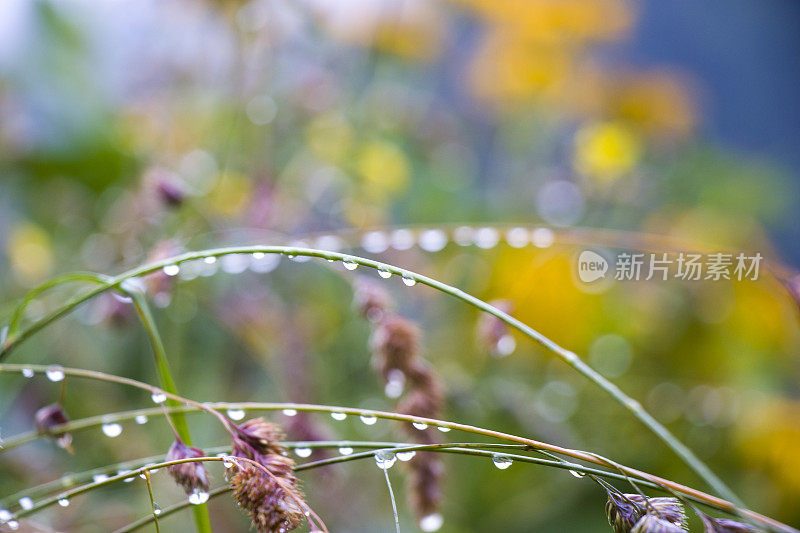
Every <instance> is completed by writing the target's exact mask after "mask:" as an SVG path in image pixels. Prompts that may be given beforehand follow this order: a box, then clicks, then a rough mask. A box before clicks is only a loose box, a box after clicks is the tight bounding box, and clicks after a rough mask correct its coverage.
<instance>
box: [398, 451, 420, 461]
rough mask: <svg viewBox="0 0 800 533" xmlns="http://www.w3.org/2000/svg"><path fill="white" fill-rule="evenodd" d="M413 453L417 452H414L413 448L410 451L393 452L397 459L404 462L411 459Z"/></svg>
mask: <svg viewBox="0 0 800 533" xmlns="http://www.w3.org/2000/svg"><path fill="white" fill-rule="evenodd" d="M415 455H417V452H415V451H414V450H411V451H408V452H397V453H396V454H395V457H397V458H398V459H400V460H401V461H403V462H406V461H410V460H411V459H413V458H414V456H415Z"/></svg>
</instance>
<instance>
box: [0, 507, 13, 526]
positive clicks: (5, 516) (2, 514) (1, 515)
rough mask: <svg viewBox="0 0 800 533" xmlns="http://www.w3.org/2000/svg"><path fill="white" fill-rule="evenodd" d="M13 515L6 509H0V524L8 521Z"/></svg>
mask: <svg viewBox="0 0 800 533" xmlns="http://www.w3.org/2000/svg"><path fill="white" fill-rule="evenodd" d="M12 516H14V515H13V514H12V513H11V511H9V510H8V509H0V524H3V523H5V522H8V521H9V520H11V517H12Z"/></svg>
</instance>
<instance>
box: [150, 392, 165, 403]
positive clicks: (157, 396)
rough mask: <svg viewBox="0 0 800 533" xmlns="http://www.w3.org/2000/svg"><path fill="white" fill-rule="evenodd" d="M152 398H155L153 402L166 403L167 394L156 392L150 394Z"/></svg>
mask: <svg viewBox="0 0 800 533" xmlns="http://www.w3.org/2000/svg"><path fill="white" fill-rule="evenodd" d="M150 398H151V399H152V400H153V403H164V402H165V401H166V400H167V395H166V394H164V393H163V392H154V393H153V394H151V395H150Z"/></svg>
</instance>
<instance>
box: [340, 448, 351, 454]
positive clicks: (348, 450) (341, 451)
mask: <svg viewBox="0 0 800 533" xmlns="http://www.w3.org/2000/svg"><path fill="white" fill-rule="evenodd" d="M339 453H340V454H342V455H350V454H351V453H353V448H351V447H350V446H342V447H341V448H339Z"/></svg>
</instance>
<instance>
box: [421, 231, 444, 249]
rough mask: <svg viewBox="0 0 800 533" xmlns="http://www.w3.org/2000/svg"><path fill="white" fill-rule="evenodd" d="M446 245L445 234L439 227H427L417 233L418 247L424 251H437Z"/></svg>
mask: <svg viewBox="0 0 800 533" xmlns="http://www.w3.org/2000/svg"><path fill="white" fill-rule="evenodd" d="M446 245H447V234H446V233H445V232H443V231H442V230H440V229H428V230H425V231H423V232H422V233H420V234H419V247H420V248H422V249H423V250H425V251H426V252H438V251H439V250H441V249H442V248H444V247H445V246H446Z"/></svg>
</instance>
